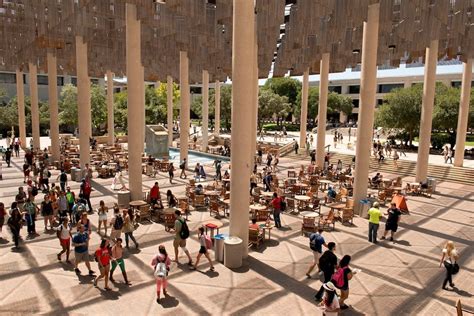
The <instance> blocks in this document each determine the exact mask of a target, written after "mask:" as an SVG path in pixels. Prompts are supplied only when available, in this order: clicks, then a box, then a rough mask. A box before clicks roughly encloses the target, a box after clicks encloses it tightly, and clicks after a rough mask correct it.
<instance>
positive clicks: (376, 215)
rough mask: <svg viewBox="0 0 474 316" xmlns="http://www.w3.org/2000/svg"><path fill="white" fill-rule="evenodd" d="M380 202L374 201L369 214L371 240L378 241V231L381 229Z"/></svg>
mask: <svg viewBox="0 0 474 316" xmlns="http://www.w3.org/2000/svg"><path fill="white" fill-rule="evenodd" d="M379 207H380V205H379V202H374V204H373V205H372V208H371V209H370V210H369V211H368V214H369V242H373V243H374V244H376V243H377V231H378V229H379V223H380V217H382V212H380V209H379Z"/></svg>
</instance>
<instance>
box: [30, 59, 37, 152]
mask: <svg viewBox="0 0 474 316" xmlns="http://www.w3.org/2000/svg"><path fill="white" fill-rule="evenodd" d="M28 68H29V70H30V82H29V83H30V99H31V100H30V102H31V136H32V137H33V148H34V149H35V150H36V149H40V126H39V107H38V72H37V68H36V64H33V63H29V64H28Z"/></svg>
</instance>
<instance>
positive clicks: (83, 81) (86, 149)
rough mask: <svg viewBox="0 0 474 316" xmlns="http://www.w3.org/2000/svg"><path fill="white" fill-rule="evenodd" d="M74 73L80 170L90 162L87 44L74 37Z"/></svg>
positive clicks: (78, 37) (89, 101)
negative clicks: (75, 74) (75, 76)
mask: <svg viewBox="0 0 474 316" xmlns="http://www.w3.org/2000/svg"><path fill="white" fill-rule="evenodd" d="M76 68H77V70H76V73H77V107H78V111H77V112H78V123H79V154H80V165H81V169H83V168H84V166H85V164H86V163H89V162H90V144H89V138H90V137H91V91H90V87H91V84H90V78H89V70H88V64H87V44H86V43H84V40H83V38H82V36H76Z"/></svg>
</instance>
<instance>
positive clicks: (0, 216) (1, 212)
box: [0, 202, 7, 239]
mask: <svg viewBox="0 0 474 316" xmlns="http://www.w3.org/2000/svg"><path fill="white" fill-rule="evenodd" d="M6 215H7V211H6V210H5V204H3V203H2V202H0V239H3V236H2V230H3V224H5V217H6Z"/></svg>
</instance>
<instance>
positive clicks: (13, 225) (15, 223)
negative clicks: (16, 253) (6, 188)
mask: <svg viewBox="0 0 474 316" xmlns="http://www.w3.org/2000/svg"><path fill="white" fill-rule="evenodd" d="M22 224H23V217H22V216H21V213H20V210H19V209H18V207H17V204H16V202H13V203H12V205H11V214H10V218H9V219H8V221H7V225H8V227H9V228H10V231H11V233H12V236H13V242H14V243H15V248H16V249H18V248H19V243H20V230H21V226H22Z"/></svg>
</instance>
